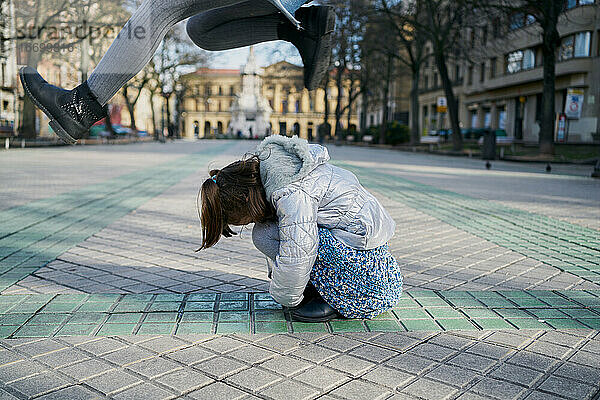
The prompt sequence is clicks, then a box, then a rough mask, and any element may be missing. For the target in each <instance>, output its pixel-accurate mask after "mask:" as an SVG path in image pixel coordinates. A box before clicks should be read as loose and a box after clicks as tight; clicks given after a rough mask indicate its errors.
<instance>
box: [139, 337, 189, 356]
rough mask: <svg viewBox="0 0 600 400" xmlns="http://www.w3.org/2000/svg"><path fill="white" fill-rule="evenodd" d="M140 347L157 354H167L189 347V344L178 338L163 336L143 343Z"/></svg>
mask: <svg viewBox="0 0 600 400" xmlns="http://www.w3.org/2000/svg"><path fill="white" fill-rule="evenodd" d="M139 346H140V347H143V348H145V349H148V350H150V351H155V352H157V353H166V352H170V351H174V350H176V349H179V348H182V347H187V346H188V344H187V343H186V342H184V341H182V340H180V339H177V338H176V337H172V336H161V337H157V338H154V339H152V340H149V341H147V342H144V343H141V344H140V345H139Z"/></svg>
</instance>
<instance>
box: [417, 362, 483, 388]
mask: <svg viewBox="0 0 600 400" xmlns="http://www.w3.org/2000/svg"><path fill="white" fill-rule="evenodd" d="M426 377H428V378H432V379H436V380H438V381H441V382H443V383H449V384H451V385H454V386H458V387H464V386H465V385H467V384H468V383H470V382H472V381H473V380H474V379H476V378H479V377H480V375H479V374H477V373H476V372H475V371H470V370H468V369H465V368H460V367H456V366H453V365H446V364H442V365H440V366H439V367H437V368H435V369H434V370H432V371H430V372H429V373H427V375H426Z"/></svg>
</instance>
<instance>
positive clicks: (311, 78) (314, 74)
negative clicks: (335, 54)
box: [277, 6, 335, 90]
mask: <svg viewBox="0 0 600 400" xmlns="http://www.w3.org/2000/svg"><path fill="white" fill-rule="evenodd" d="M296 18H297V19H298V20H299V21H300V22H301V24H302V28H301V29H298V28H296V27H295V26H294V25H293V24H292V23H291V22H290V21H289V20H288V19H287V18H285V17H284V16H283V15H282V16H281V20H280V24H279V26H278V28H277V34H278V36H279V39H281V40H286V41H288V42H290V43H292V44H293V45H294V46H296V48H297V49H298V51H299V52H300V57H302V62H303V63H304V86H306V88H307V89H308V90H314V89H316V88H317V87H318V86H319V85H320V84H321V82H322V81H323V78H324V77H325V74H326V73H327V69H328V67H329V62H330V60H331V39H332V38H331V34H332V33H333V31H334V29H335V13H334V12H333V8H332V7H328V6H312V7H301V8H300V9H298V11H296Z"/></svg>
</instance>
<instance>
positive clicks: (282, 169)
mask: <svg viewBox="0 0 600 400" xmlns="http://www.w3.org/2000/svg"><path fill="white" fill-rule="evenodd" d="M256 154H258V157H259V159H260V177H261V179H262V184H263V186H264V188H265V194H266V195H267V199H268V200H269V201H271V196H272V194H273V192H275V191H276V190H278V189H281V188H283V187H285V186H287V185H289V184H290V183H292V182H296V181H299V180H301V179H303V178H304V177H306V176H307V175H308V174H309V173H310V172H311V171H312V170H313V169H315V168H316V167H318V166H319V165H321V164H324V163H326V162H327V161H329V153H328V151H327V149H326V148H325V147H323V146H319V145H313V144H308V141H306V140H305V139H300V138H299V137H297V136H294V137H291V138H289V137H286V136H281V135H274V136H269V137H268V138H266V139H264V140H263V141H262V142H261V143H260V144H259V145H258V147H257V148H256Z"/></svg>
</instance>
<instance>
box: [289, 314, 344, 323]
mask: <svg viewBox="0 0 600 400" xmlns="http://www.w3.org/2000/svg"><path fill="white" fill-rule="evenodd" d="M290 315H291V317H292V320H294V321H299V322H327V321H331V320H332V319H334V318H340V315H339V314H338V313H335V314H333V315H331V316H328V317H322V318H307V317H301V316H298V315H295V314H293V313H290Z"/></svg>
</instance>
